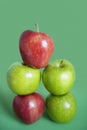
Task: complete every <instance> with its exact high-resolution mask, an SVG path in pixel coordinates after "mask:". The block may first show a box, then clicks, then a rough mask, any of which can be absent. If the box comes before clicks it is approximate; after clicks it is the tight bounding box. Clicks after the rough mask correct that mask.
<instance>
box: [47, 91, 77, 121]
mask: <svg viewBox="0 0 87 130" xmlns="http://www.w3.org/2000/svg"><path fill="white" fill-rule="evenodd" d="M76 109H77V105H76V100H75V98H74V96H73V95H72V94H71V93H67V94H65V95H62V96H54V95H49V96H48V97H47V99H46V110H47V113H48V115H49V117H50V119H51V120H53V121H55V122H60V123H66V122H69V121H70V120H72V119H73V118H74V116H75V114H76Z"/></svg>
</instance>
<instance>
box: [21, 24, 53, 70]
mask: <svg viewBox="0 0 87 130" xmlns="http://www.w3.org/2000/svg"><path fill="white" fill-rule="evenodd" d="M36 26H37V28H38V25H36ZM19 50H20V54H21V57H22V59H23V62H24V63H25V64H26V65H28V66H31V67H34V68H43V67H46V66H47V65H48V62H49V59H50V57H51V55H52V53H53V51H54V42H53V40H52V38H51V37H50V36H49V35H47V34H45V33H43V32H39V31H37V32H34V31H32V30H25V31H24V32H23V33H22V34H21V36H20V39H19Z"/></svg>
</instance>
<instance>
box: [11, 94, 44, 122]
mask: <svg viewBox="0 0 87 130" xmlns="http://www.w3.org/2000/svg"><path fill="white" fill-rule="evenodd" d="M13 109H14V111H15V113H16V115H17V116H18V117H19V118H20V119H21V120H22V121H23V122H24V123H25V124H32V123H34V122H36V121H37V120H39V119H40V118H41V116H42V115H43V113H44V98H43V97H42V95H40V94H39V93H36V92H35V93H32V94H29V95H25V96H23V95H17V96H15V98H14V100H13Z"/></svg>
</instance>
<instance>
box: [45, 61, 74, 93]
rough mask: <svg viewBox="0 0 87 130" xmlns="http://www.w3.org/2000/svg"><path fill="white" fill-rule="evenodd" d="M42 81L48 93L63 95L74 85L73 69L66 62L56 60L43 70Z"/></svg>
mask: <svg viewBox="0 0 87 130" xmlns="http://www.w3.org/2000/svg"><path fill="white" fill-rule="evenodd" d="M42 81H43V83H44V86H45V87H46V89H47V90H48V91H49V92H50V93H52V94H53V95H63V94H65V93H67V92H69V90H70V88H71V87H72V86H73V84H74V81H75V70H74V67H73V65H72V64H71V63H70V62H69V61H67V60H61V59H60V60H56V61H54V62H53V63H51V64H49V65H48V66H47V67H46V68H45V69H44V70H43V73H42Z"/></svg>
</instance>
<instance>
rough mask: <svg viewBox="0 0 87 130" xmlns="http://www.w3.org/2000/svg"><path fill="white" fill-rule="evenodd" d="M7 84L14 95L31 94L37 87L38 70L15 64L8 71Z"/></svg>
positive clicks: (38, 79) (38, 81)
mask: <svg viewBox="0 0 87 130" xmlns="http://www.w3.org/2000/svg"><path fill="white" fill-rule="evenodd" d="M7 82H8V85H9V87H10V89H11V90H12V91H13V92H14V93H16V94H18V95H26V94H31V93H33V92H34V91H35V90H36V89H37V88H38V87H39V83H40V69H36V68H31V67H28V66H26V65H23V64H21V63H19V62H16V63H14V64H12V65H11V66H10V67H9V69H8V72H7Z"/></svg>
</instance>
